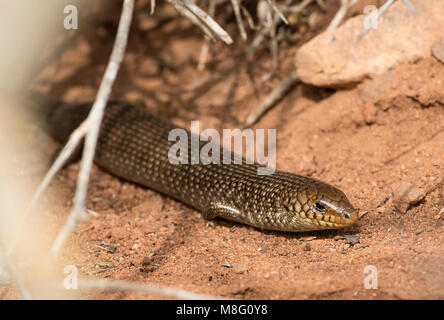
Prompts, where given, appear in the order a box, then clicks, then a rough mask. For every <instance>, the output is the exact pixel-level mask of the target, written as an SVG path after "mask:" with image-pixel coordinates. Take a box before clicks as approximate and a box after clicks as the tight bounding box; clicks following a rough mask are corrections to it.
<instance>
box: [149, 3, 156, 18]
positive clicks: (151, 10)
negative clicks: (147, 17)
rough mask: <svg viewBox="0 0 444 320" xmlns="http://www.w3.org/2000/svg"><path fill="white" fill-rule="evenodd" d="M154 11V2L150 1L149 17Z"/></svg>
mask: <svg viewBox="0 0 444 320" xmlns="http://www.w3.org/2000/svg"><path fill="white" fill-rule="evenodd" d="M154 9H156V0H151V1H150V14H151V15H153V14H154Z"/></svg>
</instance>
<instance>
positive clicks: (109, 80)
mask: <svg viewBox="0 0 444 320" xmlns="http://www.w3.org/2000/svg"><path fill="white" fill-rule="evenodd" d="M133 9H134V0H125V1H124V3H123V9H122V14H121V16H120V21H119V27H118V29H117V36H116V41H115V42H114V47H113V51H112V53H111V57H110V61H109V63H108V66H107V68H106V71H105V75H104V76H103V79H102V83H101V84H100V87H99V91H98V93H97V97H96V100H95V102H94V104H93V106H92V109H91V112H90V114H89V115H88V118H87V119H86V120H85V121H87V126H88V134H87V135H86V139H85V146H84V148H83V155H82V162H81V166H80V172H79V176H78V179H77V189H76V194H75V197H74V205H73V208H72V210H71V213H70V214H69V217H68V219H67V221H66V223H65V224H64V226H63V227H62V230H61V231H60V233H59V234H58V235H57V238H56V240H55V241H54V243H53V245H52V248H51V255H52V256H53V257H56V256H57V255H58V254H59V252H60V250H61V249H62V247H63V245H64V244H65V242H66V240H67V239H68V237H69V236H70V235H71V233H72V232H73V230H74V229H75V227H76V226H77V224H78V222H79V221H81V220H82V219H85V217H86V214H85V200H86V195H87V190H88V183H89V173H90V170H91V166H92V162H93V159H94V153H95V148H96V143H97V137H98V135H99V129H100V124H101V122H102V117H103V113H104V110H105V106H106V103H107V101H108V97H109V94H110V93H111V88H112V85H113V83H114V80H115V79H116V76H117V72H118V71H119V67H120V64H121V62H122V60H123V57H124V53H125V48H126V43H127V40H128V34H129V29H130V26H131V20H132V15H133Z"/></svg>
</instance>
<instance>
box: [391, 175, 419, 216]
mask: <svg viewBox="0 0 444 320" xmlns="http://www.w3.org/2000/svg"><path fill="white" fill-rule="evenodd" d="M392 195H393V204H394V205H395V209H396V210H397V211H398V212H400V213H406V212H407V210H408V209H409V208H410V207H411V206H412V205H415V204H417V203H418V202H420V201H421V200H423V199H424V198H425V196H426V193H425V192H424V190H422V189H420V188H418V187H416V186H415V185H413V184H411V183H410V182H406V181H402V182H401V183H399V184H398V185H395V186H394V187H392Z"/></svg>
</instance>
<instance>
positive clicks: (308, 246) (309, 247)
mask: <svg viewBox="0 0 444 320" xmlns="http://www.w3.org/2000/svg"><path fill="white" fill-rule="evenodd" d="M310 250H311V246H310V244H309V243H306V244H305V246H304V251H310Z"/></svg>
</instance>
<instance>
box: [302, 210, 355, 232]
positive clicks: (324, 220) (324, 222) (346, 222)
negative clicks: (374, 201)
mask: <svg viewBox="0 0 444 320" xmlns="http://www.w3.org/2000/svg"><path fill="white" fill-rule="evenodd" d="M359 213H360V210H357V209H351V210H350V209H349V210H337V209H336V208H335V209H332V208H331V207H328V208H327V210H326V211H325V212H324V213H319V212H310V213H309V214H308V215H307V217H306V218H308V219H309V220H310V221H311V222H312V223H313V224H314V225H317V226H319V227H320V228H322V229H324V228H325V229H340V228H345V227H348V226H351V225H353V224H354V223H355V222H356V221H358V219H359Z"/></svg>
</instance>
